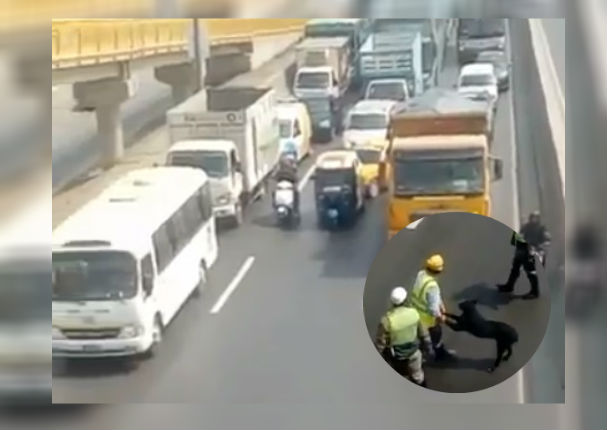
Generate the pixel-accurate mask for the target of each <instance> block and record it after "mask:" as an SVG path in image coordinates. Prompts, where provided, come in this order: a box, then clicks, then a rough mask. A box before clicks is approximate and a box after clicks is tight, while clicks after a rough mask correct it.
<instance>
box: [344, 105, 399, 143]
mask: <svg viewBox="0 0 607 430" xmlns="http://www.w3.org/2000/svg"><path fill="white" fill-rule="evenodd" d="M395 105H396V102H395V101H394V100H361V101H359V102H358V103H356V104H355V105H354V106H353V107H352V109H351V110H350V111H349V112H348V115H347V117H346V128H345V130H344V138H343V141H344V147H345V148H348V149H355V148H356V147H358V146H361V145H366V144H367V143H369V142H371V141H377V140H380V139H385V138H386V133H387V131H388V123H389V122H390V113H391V112H392V109H393V108H394V106H395Z"/></svg>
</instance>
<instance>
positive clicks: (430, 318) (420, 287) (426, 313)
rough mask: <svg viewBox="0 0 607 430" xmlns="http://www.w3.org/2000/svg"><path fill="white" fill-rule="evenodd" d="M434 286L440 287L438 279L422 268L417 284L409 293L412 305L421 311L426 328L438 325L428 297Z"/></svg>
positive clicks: (420, 314) (421, 317) (420, 315)
mask: <svg viewBox="0 0 607 430" xmlns="http://www.w3.org/2000/svg"><path fill="white" fill-rule="evenodd" d="M432 288H439V286H438V283H437V282H436V279H434V277H433V276H431V275H429V274H428V272H426V271H425V270H421V271H420V272H419V273H418V274H417V278H416V279H415V284H414V285H413V289H412V290H411V294H410V295H409V303H410V305H411V306H412V307H413V308H414V309H415V310H416V311H417V312H418V313H419V317H420V320H421V322H422V325H423V326H424V327H426V328H429V327H434V326H435V325H436V317H435V316H434V315H433V314H432V313H431V311H430V304H429V303H428V300H427V299H426V295H427V293H428V291H430V289H432Z"/></svg>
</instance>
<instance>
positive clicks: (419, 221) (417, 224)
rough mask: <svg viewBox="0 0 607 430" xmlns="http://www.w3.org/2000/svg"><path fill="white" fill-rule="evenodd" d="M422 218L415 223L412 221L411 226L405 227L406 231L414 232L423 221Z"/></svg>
mask: <svg viewBox="0 0 607 430" xmlns="http://www.w3.org/2000/svg"><path fill="white" fill-rule="evenodd" d="M423 220H424V219H423V218H420V219H418V220H417V221H413V222H412V223H411V224H409V225H407V227H405V228H407V229H409V230H415V229H416V228H417V227H418V226H419V225H420V224H421V223H422V221H423Z"/></svg>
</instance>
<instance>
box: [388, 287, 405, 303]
mask: <svg viewBox="0 0 607 430" xmlns="http://www.w3.org/2000/svg"><path fill="white" fill-rule="evenodd" d="M406 299H407V290H405V289H404V288H403V287H396V288H394V289H393V290H392V292H391V293H390V302H391V303H392V304H393V305H394V306H399V305H402V304H403V303H405V300H406Z"/></svg>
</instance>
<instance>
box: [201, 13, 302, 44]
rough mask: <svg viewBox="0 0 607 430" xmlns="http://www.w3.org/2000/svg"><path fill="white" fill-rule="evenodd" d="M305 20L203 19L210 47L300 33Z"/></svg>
mask: <svg viewBox="0 0 607 430" xmlns="http://www.w3.org/2000/svg"><path fill="white" fill-rule="evenodd" d="M306 21H307V20H306V19H301V18H284V19H204V20H203V23H204V25H205V29H206V33H207V35H208V37H209V42H210V44H211V45H220V44H225V43H235V42H240V41H246V40H251V39H252V38H255V37H262V36H274V35H280V34H284V33H292V32H302V31H303V28H304V25H305V23H306Z"/></svg>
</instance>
